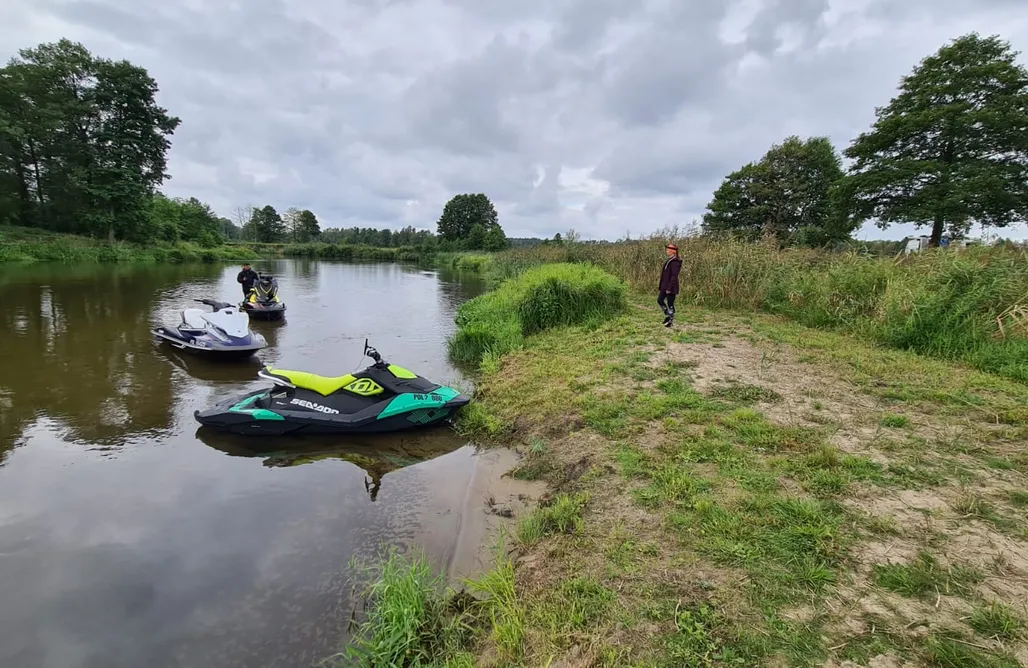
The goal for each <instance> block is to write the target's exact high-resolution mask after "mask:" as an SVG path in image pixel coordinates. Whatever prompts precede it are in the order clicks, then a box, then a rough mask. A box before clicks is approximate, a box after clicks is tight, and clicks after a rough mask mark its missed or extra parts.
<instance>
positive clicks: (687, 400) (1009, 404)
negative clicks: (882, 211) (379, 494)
mask: <svg viewBox="0 0 1028 668" xmlns="http://www.w3.org/2000/svg"><path fill="white" fill-rule="evenodd" d="M497 262H500V260H499V256H498V259H497ZM648 301H649V300H647V302H648ZM639 305H640V306H643V305H642V303H641V298H640V302H639ZM653 311H655V309H654V308H652V307H651V308H650V309H649V310H648V311H647V310H644V309H643V308H629V309H627V311H626V312H623V313H622V314H620V315H619V316H616V317H612V318H609V319H606V320H605V321H604V322H602V323H599V324H584V325H574V326H571V327H568V328H562V329H560V330H556V331H555V330H549V331H542V332H540V333H537V334H531V335H525V334H524V333H522V338H521V343H520V346H519V349H518V350H517V351H516V352H512V353H510V354H504V355H502V356H499V355H497V356H496V358H495V360H494V362H490V364H491V366H490V367H489V368H488V369H486V370H484V373H483V376H482V377H481V378H480V380H479V384H478V388H479V390H480V392H481V402H480V403H481V404H482V405H483V408H482V411H483V415H488V416H489V419H490V420H492V421H494V423H495V424H497V425H508V426H509V425H513V424H515V423H516V424H517V428H516V429H513V430H511V431H510V432H506V431H504V432H502V434H501V438H500V441H501V442H506V440H507V436H508V434H509V436H510V438H512V439H514V440H516V441H517V442H519V443H526V442H527V443H528V450H529V452H528V454H527V455H526V457H525V459H524V460H523V462H522V466H521V468H520V469H519V470H518V471H516V472H515V474H514V475H515V476H516V477H526V478H532V479H541V480H545V481H547V482H549V483H550V485H551V489H552V491H553V494H554V497H553V501H552V503H549V504H548V505H545V506H544V507H542V508H540V509H538V510H536V511H535V512H534V513H532V514H531V515H529V516H528V517H526V518H524V519H522V521H521V523H520V526H519V531H518V537H519V539H520V541H519V542H520V545H519V546H518V549H519V552H520V553H521V554H523V555H525V562H524V563H526V564H530V565H529V566H527V567H526V568H525V570H524V571H521V572H519V583H521V586H522V587H523V589H521V594H522V596H523V599H522V605H523V606H524V609H525V611H526V616H525V618H524V625H525V626H524V636H523V639H524V641H523V642H524V647H525V653H524V654H523V655H522V656H521V657H520V663H518V661H512V662H511V663H512V664H513V665H546V662H547V659H552V660H553V661H559V660H564V661H573V660H574V659H573V658H572V656H571V654H570V653H573V652H574V651H575V650H573V648H574V647H575V646H578V647H580V648H584V647H588V648H591V649H594V650H595V657H596V663H595V665H638V666H678V665H697V666H705V665H710V666H717V665H794V666H814V665H822V663H823V662H824V661H825V660H826V659H829V658H832V659H839V660H841V659H843V658H849V657H853V658H854V659H857V658H860V659H861V660H862V661H864V662H866V660H867V659H870V658H872V657H873V656H875V655H876V654H880V653H883V652H884V653H894V654H896V655H898V656H899V657H901V658H903V659H905V660H907V659H909V660H915V659H920V660H922V661H923V662H924V663H925V665H960V661H965V662H966V665H972V666H975V665H981V666H1004V665H1008V664H1006V663H1004V662H1005V661H1007V659H1006V658H1005V657H1004V656H1003V655H1002V654H1000V653H997V652H996V651H990V650H984V649H981V648H976V647H974V646H973V645H974V644H975V641H974V639H970V640H967V639H964V638H962V637H959V636H955V635H949V634H946V633H943V632H941V631H939V630H938V628H939V627H938V626H936V627H934V629H933V631H934V635H932V636H931V638H932V641H931V643H930V644H925V643H924V641H923V640H920V641H918V644H917V645H916V646H915V645H913V644H911V642H910V641H909V638H908V637H907V634H906V632H904V633H902V634H897V635H894V636H889V631H888V629H890V628H894V627H895V628H902V627H903V624H906V623H907V622H909V621H912V620H909V619H906V620H904V619H902V618H901V617H902V615H900V616H899V617H894V616H893V615H891V614H890V615H886V616H884V617H883V618H882V620H881V621H880V623H878V626H877V628H878V630H879V632H878V633H877V634H875V635H874V637H871V636H868V635H867V634H866V633H865V634H862V635H860V636H858V637H856V638H855V637H854V636H852V635H848V634H845V633H840V632H838V631H836V630H834V624H831V625H830V624H829V623H828V622H831V621H832V617H833V616H834V613H832V612H830V610H835V609H836V607H835V606H832V605H829V604H830V603H833V602H834V601H833V600H832V598H831V597H832V596H833V592H834V591H835V590H834V587H833V586H832V585H834V584H848V583H850V582H851V579H850V578H851V577H853V576H854V575H856V577H858V578H860V577H862V574H861V573H862V571H859V572H858V571H855V570H854V568H855V567H856V566H858V565H862V564H861V560H862V559H864V558H867V555H865V553H864V552H862V551H860V550H856V549H854V548H855V547H856V546H858V545H859V544H860V543H861V542H862V541H867V540H871V541H873V540H876V539H879V538H880V537H882V536H888V537H889V539H888V540H889V541H900V542H904V543H907V544H910V543H914V544H913V545H910V547H911V548H913V549H914V550H917V549H926V550H927V549H931V550H932V551H933V552H934V553H935V554H937V555H938V556H937V557H933V556H930V555H929V554H927V553H926V554H921V555H918V556H917V557H916V558H914V559H912V560H910V561H909V562H906V563H900V564H878V565H877V566H875V565H873V564H867V565H868V566H869V567H871V570H872V577H873V580H874V582H875V583H876V584H877V588H876V591H873V592H871V595H872V596H876V597H880V598H881V599H882V600H883V602H884V603H888V602H889V599H890V598H891V595H890V594H889V593H888V592H897V593H899V594H901V595H904V596H910V597H917V598H924V599H925V600H927V601H928V602H929V603H934V601H935V599H936V597H937V596H939V595H953V596H959V597H962V598H964V599H965V600H967V601H968V602H969V603H971V604H972V605H974V604H975V603H976V602H978V601H979V599H978V594H977V588H976V586H975V585H976V584H977V583H979V582H980V581H981V579H982V578H983V577H984V576H983V574H981V573H978V572H977V571H975V570H974V569H971V568H968V567H966V566H962V565H961V563H960V562H959V559H960V556H959V553H956V554H954V553H953V552H952V551H950V550H949V548H948V546H947V545H945V544H943V543H941V542H939V541H937V537H936V536H934V534H931V535H926V536H924V542H923V544H921V543H920V541H919V539H920V538H922V534H923V533H924V527H923V526H922V525H921V523H920V522H919V521H918V519H917V517H916V516H915V517H913V518H911V517H907V516H905V515H902V514H897V515H895V516H894V515H892V514H889V513H888V511H886V513H885V514H884V515H877V514H874V515H869V514H865V513H864V512H862V511H861V510H860V508H861V502H862V500H863V499H866V498H875V497H876V496H877V495H884V494H885V493H888V494H890V495H891V493H892V492H893V491H899V490H927V494H928V495H932V494H935V492H934V491H932V490H931V488H933V487H937V486H948V485H954V484H960V485H963V486H964V487H965V489H966V493H965V494H964V495H963V496H962V497H961V499H960V500H959V501H958V502H957V503H956V504H955V505H950V506H947V508H946V509H945V510H940V511H938V514H939V515H940V516H941V517H944V518H946V519H956V520H957V521H961V520H963V518H960V517H957V518H953V517H952V516H951V515H952V513H951V512H950V511H951V510H956V511H957V514H960V515H965V516H966V517H967V519H975V520H984V521H986V522H988V523H990V524H991V525H992V526H990V527H984V526H983V527H982V529H983V530H992V529H994V528H1000V527H1004V528H1008V529H1015V528H1016V527H1014V526H1013V525H1014V516H1015V513H1014V512H1013V511H1012V510H1011V509H1010V507H1009V505H1008V504H1007V501H1008V500H1009V504H1010V505H1015V506H1016V505H1017V504H1018V502H1019V501H1020V502H1022V503H1023V502H1025V501H1028V494H1026V493H1024V492H1014V493H1012V494H1007V495H1005V496H1003V497H994V495H992V494H987V495H983V494H982V488H981V487H980V486H979V484H980V483H981V482H982V481H983V480H986V479H988V478H989V476H990V475H991V474H993V473H994V471H995V469H994V468H990V466H993V467H995V466H996V465H997V464H996V462H998V461H999V459H1002V460H1003V465H1002V468H1003V469H1004V470H1005V471H1007V472H1009V473H1016V472H1019V471H1022V470H1023V467H1024V462H1023V461H1021V459H1025V461H1028V458H1021V459H1019V458H1020V457H1021V455H1020V454H1010V453H1009V448H1008V447H1007V446H1008V445H1009V444H1010V443H1012V442H1017V441H1018V440H1020V439H1021V438H1023V437H1024V436H1025V435H1028V433H1026V432H1024V431H1023V430H1024V429H1025V425H1028V412H1026V411H1025V410H1024V409H1023V406H1024V405H1026V401H1028V388H1026V387H1025V386H1024V385H1023V384H1020V383H1017V382H1013V381H1010V380H1007V379H1003V378H1001V377H998V376H996V375H993V374H987V373H983V372H980V371H976V370H974V369H970V368H968V367H966V366H957V365H953V364H952V363H947V362H942V361H940V360H938V359H931V358H928V357H925V356H920V355H917V354H915V353H912V352H910V351H897V350H889V349H887V348H882V347H880V346H875V345H868V344H867V343H861V342H859V341H856V340H854V338H852V337H850V336H846V335H842V334H840V333H838V332H829V331H824V330H811V329H809V328H807V327H804V326H802V325H799V324H797V323H795V322H791V321H788V320H786V319H784V318H776V317H766V316H764V317H753V318H750V319H749V320H748V321H747V322H745V323H742V322H741V321H739V320H738V319H736V318H732V317H731V316H728V317H729V319H730V322H729V323H727V324H718V325H716V326H717V327H719V328H720V330H721V333H722V334H723V335H724V336H723V337H713V338H715V339H720V340H721V341H722V342H723V344H724V345H725V346H726V347H735V346H738V345H745V344H740V343H739V341H738V339H739V338H741V337H747V336H748V337H751V342H752V344H753V345H754V346H755V347H756V348H757V349H758V350H759V349H763V350H764V353H765V354H764V357H763V360H762V361H761V362H760V369H759V371H760V373H761V374H765V373H766V374H767V377H768V378H769V380H767V381H766V382H767V383H768V385H770V384H771V383H772V382H774V381H773V379H774V376H775V374H776V372H777V369H776V365H778V364H782V365H785V364H790V365H795V364H796V361H793V360H797V361H799V362H800V363H803V364H808V363H809V364H819V365H821V366H822V367H823V368H828V369H830V370H831V371H832V372H833V373H834V374H837V375H838V376H839V377H840V381H839V382H838V384H837V385H834V384H833V387H831V388H828V389H830V390H833V391H835V392H840V393H842V394H847V393H852V394H853V397H852V399H853V402H854V404H863V405H870V404H871V403H875V404H877V406H879V408H878V409H877V411H878V412H877V414H875V413H871V412H869V411H868V412H858V413H857V414H855V415H854V424H853V425H840V424H837V423H836V422H835V421H826V422H824V423H822V422H818V423H817V425H814V426H805V424H807V423H803V422H799V423H797V422H794V421H792V420H786V419H783V417H782V416H781V415H780V411H778V410H775V411H774V412H773V414H771V415H766V414H764V413H762V412H761V410H760V409H761V408H762V406H763V404H767V403H775V402H776V401H782V400H783V399H784V398H783V397H779V396H778V395H777V394H776V393H774V392H773V391H770V390H768V389H767V387H764V386H762V385H759V384H749V383H746V382H741V381H740V382H732V381H730V380H718V379H717V378H712V377H710V376H707V377H706V378H705V379H704V380H705V382H706V383H708V384H710V388H709V389H707V390H705V391H704V392H699V391H697V389H696V388H695V387H694V386H693V385H692V383H693V380H692V377H693V375H695V372H694V371H692V369H693V368H694V367H695V366H696V364H695V363H689V362H673V361H671V358H672V357H677V356H678V353H680V352H681V349H676V346H678V345H697V346H706V345H709V344H708V343H705V342H704V341H703V339H704V337H700V336H698V335H696V336H693V334H696V328H697V327H700V328H703V327H708V326H711V325H710V323H711V322H712V321H722V322H723V319H724V318H725V316H724V315H723V314H722V315H720V316H717V315H715V314H710V313H706V312H704V311H699V310H690V314H689V315H688V317H687V318H683V321H686V320H687V321H688V322H689V323H690V324H689V325H687V327H689V329H688V330H686V331H685V332H681V334H690V336H678V335H679V334H680V333H679V332H671V333H668V332H667V330H665V329H663V328H661V327H660V325H659V319H654V318H653V317H652V312H653ZM701 333H702V331H701ZM680 339H681V340H688V341H689V342H688V343H679V340H680ZM785 345H789V346H790V347H791V348H792V350H791V351H786V350H784V346H785ZM779 346H783V354H782V355H781V356H779V354H778V352H777V351H778V349H779ZM702 350H703V349H702V348H696V349H695V351H696V352H699V353H701V352H702ZM786 353H788V354H786ZM792 353H796V354H792ZM758 356H759V353H758ZM790 358H791V359H790ZM756 365H757V361H756V359H754V361H753V363H752V365H751V367H756ZM747 370H756V369H755V368H752V369H745V370H741V371H740V375H742V377H744V378H745V377H746V375H743V374H742V371H747ZM790 371H795V367H794V368H793V369H790ZM724 375H725V376H731V375H734V374H732V373H731V372H726V373H725V374H724ZM826 376H828V377H831V376H832V373H829V374H826ZM763 377H764V376H763V375H762V376H761V378H763ZM761 382H764V381H761ZM829 382H833V383H834V381H829ZM775 387H776V388H777V387H778V385H777V384H776V385H775ZM811 390H813V388H811ZM780 391H782V392H783V393H784V392H785V390H780ZM802 394H803V396H805V397H806V398H808V399H816V398H817V397H816V395H815V394H812V393H810V392H806V393H802ZM789 399H790V400H791V399H793V397H789ZM862 400H864V401H862ZM868 400H869V401H868ZM838 401H840V399H838V398H836V397H834V396H833V404H834V403H835V402H838ZM865 401H866V403H865ZM758 404H759V405H760V406H758ZM820 408H821V409H822V410H826V408H825V405H824V404H822V405H821V406H820ZM480 422H483V423H484V422H485V420H480ZM927 424H931V425H933V426H937V427H938V430H937V431H928V430H922V425H927ZM565 425H567V426H565ZM979 425H982V427H981V428H980V430H978V431H972V432H970V433H969V434H967V435H966V436H964V435H961V436H952V437H944V438H940V437H939V436H938V435H937V433H939V432H942V431H943V429H942V428H943V427H946V428H950V427H957V426H962V427H964V428H967V429H972V430H974V429H978V428H979ZM840 426H847V427H849V426H851V427H852V428H853V429H852V431H854V432H859V433H860V434H861V435H860V436H859V437H858V438H860V441H859V442H858V443H853V442H852V441H851V440H850V438H849V434H844V436H846V439H845V441H842V440H840V441H837V442H838V443H839V445H836V439H837V438H838V435H839V434H838V429H839V427H840ZM883 426H886V427H888V428H887V429H882V427H883ZM894 430H895V431H894ZM496 433H498V432H495V431H493V432H490V435H491V434H496ZM486 436H488V435H486ZM997 442H998V443H1000V444H1002V448H1003V456H1002V457H1001V456H1000V455H1001V453H1000V452H996V451H993V449H992V445H993V444H995V443H997ZM583 447H586V449H583ZM854 447H862V448H864V449H865V450H866V451H865V452H863V453H862V454H858V453H857V452H856V451H855V450H854V451H853V452H850V450H851V449H852V448H854ZM841 448H845V451H844V450H843V449H841ZM583 453H584V454H583ZM967 456H970V458H968V457H967ZM586 459H588V461H587V462H586V464H582V465H581V466H579V467H578V468H579V472H578V474H576V475H580V474H581V470H580V469H581V468H586V469H587V473H586V474H585V475H580V477H575V476H569V475H568V472H567V469H568V468H569V467H572V466H573V464H574V465H578V464H580V463H581V462H582V461H584V460H586ZM876 488H881V489H876ZM587 504H588V505H587ZM586 510H588V512H585V511H586ZM876 512H879V511H876ZM963 521H966V520H963ZM644 546H648V547H647V549H645V550H644V549H643V547H644ZM572 583H573V584H572ZM611 592H613V595H611V594H610V593H611ZM1008 602H1009V601H1008ZM886 607H889V606H888V605H887V606H886ZM587 608H588V611H587ZM842 610H844V607H843V608H839V611H842ZM999 610H1001V611H1002V610H1004V609H1002V608H1000V609H999ZM837 612H838V611H837ZM842 614H845V615H846V616H847V619H846V621H847V623H849V622H856V621H867V620H858V619H855V618H854V617H852V616H851V615H850V614H849V613H846V612H843V613H842ZM897 614H898V613H897ZM929 617H931V616H929ZM969 619H970V617H969V618H968V620H969ZM968 620H964V621H968ZM935 621H936V620H935V619H934V618H930V619H929V622H931V623H933V624H934V623H935ZM870 623H871V622H869V624H870ZM968 623H970V621H968ZM974 624H975V625H977V628H976V630H978V629H982V630H981V631H978V632H979V633H980V634H981V633H986V632H988V633H992V634H993V635H989V636H987V637H988V638H990V639H992V638H998V639H1003V638H1002V636H1001V634H1005V633H1013V632H1019V631H1015V630H1014V628H1015V622H1014V621H1012V620H1011V619H1009V618H1007V617H1005V616H1004V615H1003V612H996V611H994V610H991V609H989V610H985V609H982V610H981V611H978V612H976V613H975V621H974ZM897 625H898V626H897ZM868 628H870V626H869V627H868ZM968 632H970V629H968ZM886 636H888V637H886ZM977 642H978V643H981V642H984V641H982V640H981V639H979V640H978V641H977ZM967 643H970V644H967ZM840 648H841V649H840Z"/></svg>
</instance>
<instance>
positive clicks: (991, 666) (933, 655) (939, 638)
mask: <svg viewBox="0 0 1028 668" xmlns="http://www.w3.org/2000/svg"><path fill="white" fill-rule="evenodd" d="M925 654H926V657H925V658H927V659H928V661H929V662H930V665H932V666H938V667H939V668H1021V664H1020V663H1019V662H1018V661H1017V660H1016V659H1014V658H1013V657H1010V656H1004V655H999V654H994V653H992V652H988V651H986V650H983V649H981V648H980V647H978V646H976V645H975V644H974V643H970V642H969V641H966V640H964V639H963V638H961V637H960V636H959V635H958V634H956V633H953V632H940V633H933V634H932V635H930V636H928V638H927V640H926V642H925Z"/></svg>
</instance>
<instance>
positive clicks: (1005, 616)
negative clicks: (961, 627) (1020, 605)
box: [968, 603, 1022, 640]
mask: <svg viewBox="0 0 1028 668" xmlns="http://www.w3.org/2000/svg"><path fill="white" fill-rule="evenodd" d="M968 624H970V625H971V628H973V629H974V630H975V632H977V633H978V634H979V635H981V636H984V637H986V638H999V639H1001V640H1013V639H1015V638H1017V637H1019V636H1020V635H1021V626H1022V624H1021V620H1020V619H1019V618H1018V616H1017V615H1016V614H1014V611H1013V610H1012V609H1010V608H1009V607H1007V606H1005V605H1003V604H1001V603H992V604H990V605H987V606H982V607H978V608H975V609H974V612H972V613H971V619H970V620H969V621H968Z"/></svg>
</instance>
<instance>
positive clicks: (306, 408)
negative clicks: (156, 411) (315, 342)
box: [193, 386, 470, 436]
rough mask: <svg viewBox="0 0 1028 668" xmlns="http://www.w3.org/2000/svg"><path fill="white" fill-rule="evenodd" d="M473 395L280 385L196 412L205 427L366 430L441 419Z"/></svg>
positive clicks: (257, 431) (272, 431)
mask: <svg viewBox="0 0 1028 668" xmlns="http://www.w3.org/2000/svg"><path fill="white" fill-rule="evenodd" d="M469 401H470V399H469V398H468V397H466V396H465V395H463V394H461V393H460V392H458V391H457V390H455V389H453V388H450V387H442V386H437V387H436V388H435V389H433V390H430V391H428V392H425V393H417V394H413V393H412V394H400V395H397V396H394V397H391V398H389V399H384V400H381V401H369V400H367V399H365V398H362V397H354V396H349V395H333V396H328V397H326V396H322V395H321V394H318V393H317V392H313V391H310V390H304V389H300V388H284V387H277V386H276V387H273V388H270V389H263V390H258V391H256V392H250V393H249V394H246V395H244V396H242V397H234V398H232V399H226V400H225V401H222V402H219V403H217V404H215V405H214V406H212V407H211V408H209V409H207V410H204V411H195V412H194V413H193V415H194V417H195V418H196V420H197V421H198V422H199V423H200V424H201V425H204V426H206V427H212V428H215V429H219V430H222V431H228V432H232V433H235V434H244V435H266V436H281V435H284V434H367V433H381V432H394V431H403V430H408V429H416V428H422V427H427V426H431V425H436V424H439V423H441V422H444V421H446V420H448V419H449V418H451V417H453V415H454V414H455V413H456V412H457V411H458V410H459V409H460V408H461V407H463V406H464V405H466V404H467V403H468V402H469Z"/></svg>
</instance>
